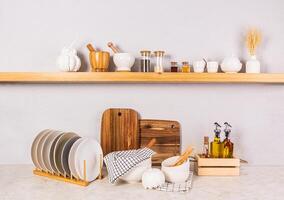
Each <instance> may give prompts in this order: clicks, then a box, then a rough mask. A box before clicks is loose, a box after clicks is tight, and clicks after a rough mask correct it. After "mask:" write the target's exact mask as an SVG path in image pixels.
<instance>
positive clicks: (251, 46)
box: [246, 29, 261, 56]
mask: <svg viewBox="0 0 284 200" xmlns="http://www.w3.org/2000/svg"><path fill="white" fill-rule="evenodd" d="M260 42H261V33H260V31H258V30H257V29H251V30H249V31H248V33H247V36H246V45H247V48H248V51H249V54H250V55H251V56H253V55H255V51H256V48H257V47H258V46H259V44H260Z"/></svg>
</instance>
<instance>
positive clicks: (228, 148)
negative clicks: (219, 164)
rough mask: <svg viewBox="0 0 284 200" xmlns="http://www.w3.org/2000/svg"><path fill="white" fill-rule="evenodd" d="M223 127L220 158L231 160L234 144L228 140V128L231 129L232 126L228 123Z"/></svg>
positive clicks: (229, 131) (229, 130)
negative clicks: (223, 133) (223, 136)
mask: <svg viewBox="0 0 284 200" xmlns="http://www.w3.org/2000/svg"><path fill="white" fill-rule="evenodd" d="M224 125H225V129H224V132H225V139H224V141H223V142H222V144H223V153H222V157H223V158H233V151H234V143H232V142H231V140H230V138H229V135H230V133H231V129H230V128H232V126H231V125H230V124H229V123H228V122H225V123H224Z"/></svg>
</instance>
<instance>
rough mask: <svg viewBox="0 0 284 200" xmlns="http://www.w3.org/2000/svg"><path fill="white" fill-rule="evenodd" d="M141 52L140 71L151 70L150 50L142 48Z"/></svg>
mask: <svg viewBox="0 0 284 200" xmlns="http://www.w3.org/2000/svg"><path fill="white" fill-rule="evenodd" d="M140 53H141V56H142V57H141V60H140V67H141V72H150V71H151V61H150V57H151V51H147V50H143V51H140Z"/></svg>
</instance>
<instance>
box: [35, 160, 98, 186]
mask: <svg viewBox="0 0 284 200" xmlns="http://www.w3.org/2000/svg"><path fill="white" fill-rule="evenodd" d="M101 158H102V155H101ZM102 167H103V163H102V159H100V174H99V176H98V179H102V178H103V177H102ZM33 173H34V174H35V175H38V176H43V177H47V178H50V179H53V180H58V181H63V182H66V183H72V184H76V185H80V186H88V185H89V184H90V182H88V181H87V180H86V177H87V172H86V160H84V168H83V174H84V179H83V180H81V179H78V178H76V177H75V176H73V175H72V174H71V176H70V177H68V176H67V175H66V174H64V175H62V174H57V173H50V172H46V171H43V170H41V169H34V170H33Z"/></svg>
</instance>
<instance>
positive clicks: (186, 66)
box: [181, 61, 190, 73]
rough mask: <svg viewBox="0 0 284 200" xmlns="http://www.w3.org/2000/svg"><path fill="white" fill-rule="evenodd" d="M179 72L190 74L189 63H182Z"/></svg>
mask: <svg viewBox="0 0 284 200" xmlns="http://www.w3.org/2000/svg"><path fill="white" fill-rule="evenodd" d="M181 71H182V72H183V73H188V72H190V66H189V63H188V62H187V61H184V62H182V68H181Z"/></svg>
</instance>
